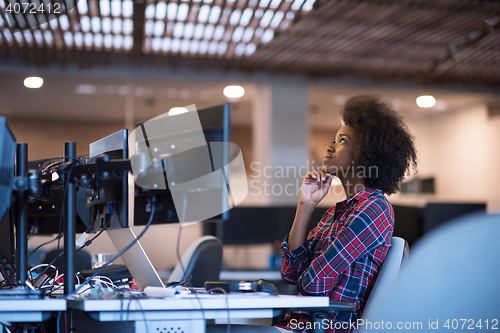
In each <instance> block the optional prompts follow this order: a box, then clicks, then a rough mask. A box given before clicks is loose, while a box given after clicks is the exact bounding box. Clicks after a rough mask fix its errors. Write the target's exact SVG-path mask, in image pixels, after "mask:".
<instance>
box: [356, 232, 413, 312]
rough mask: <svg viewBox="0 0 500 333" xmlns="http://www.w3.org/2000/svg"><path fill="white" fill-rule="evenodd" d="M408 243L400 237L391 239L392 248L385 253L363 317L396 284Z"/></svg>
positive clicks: (382, 299) (374, 307) (380, 301)
mask: <svg viewBox="0 0 500 333" xmlns="http://www.w3.org/2000/svg"><path fill="white" fill-rule="evenodd" d="M408 252H409V250H408V243H407V242H406V240H404V239H403V238H400V237H392V246H391V247H390V248H389V251H387V255H386V257H385V260H384V263H383V264H382V267H381V268H380V272H379V274H378V276H377V280H376V281H375V285H374V286H373V289H372V291H371V293H370V297H368V300H367V302H366V306H365V309H364V314H363V317H365V316H366V315H367V314H369V313H370V311H371V310H370V309H376V308H377V307H378V306H379V305H380V304H381V303H382V302H383V301H384V299H385V297H387V295H388V293H389V291H390V290H391V288H392V287H393V286H394V284H395V283H396V279H397V278H398V275H399V270H400V269H401V264H402V263H403V259H404V258H405V257H407V256H408Z"/></svg>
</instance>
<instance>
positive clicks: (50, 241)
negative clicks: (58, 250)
mask: <svg viewBox="0 0 500 333" xmlns="http://www.w3.org/2000/svg"><path fill="white" fill-rule="evenodd" d="M62 236H63V233H60V234H59V235H57V236H56V237H55V238H54V239H52V240H49V241H48V242H45V243H43V244H40V245H38V246H37V247H35V249H34V250H33V251H31V252H30V254H28V258H29V257H31V255H32V254H33V253H35V252H36V250H38V249H39V248H41V247H42V246H45V245H47V244H50V243H52V242H53V241H56V240H58V239H59V238H61V237H62Z"/></svg>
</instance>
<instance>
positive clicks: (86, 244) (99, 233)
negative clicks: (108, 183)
mask: <svg viewBox="0 0 500 333" xmlns="http://www.w3.org/2000/svg"><path fill="white" fill-rule="evenodd" d="M110 221H111V217H110V218H109V219H108V222H107V223H106V225H105V226H104V228H103V229H101V231H99V232H98V233H97V235H95V236H94V237H92V238H91V239H90V240H88V241H86V242H85V244H83V245H82V246H80V247H79V248H78V249H77V250H76V252H75V254H76V253H78V252H79V251H80V250H81V249H83V248H84V247H86V246H89V245H90V244H92V242H93V241H94V240H95V239H96V238H97V237H99V236H100V235H101V234H102V233H103V232H104V230H106V229H107V228H108V227H109V223H110ZM94 222H95V220H94ZM94 222H92V224H91V225H90V227H88V228H87V230H86V231H85V232H87V231H89V230H90V228H92V226H93V225H94ZM63 254H64V251H63V252H61V253H59V254H58V255H57V257H56V258H55V259H54V260H52V261H51V262H50V264H49V265H48V266H47V267H46V268H45V269H44V270H43V271H42V272H41V273H40V275H38V277H37V278H36V280H35V282H33V283H36V282H38V280H39V278H40V277H41V276H42V275H43V274H44V273H45V272H46V271H47V270H48V269H49V268H50V265H52V264H53V263H55V262H56V260H57V259H59V258H60V257H61V256H62V255H63ZM62 268H64V263H63V265H62V266H61V267H58V269H62ZM42 285H43V284H42Z"/></svg>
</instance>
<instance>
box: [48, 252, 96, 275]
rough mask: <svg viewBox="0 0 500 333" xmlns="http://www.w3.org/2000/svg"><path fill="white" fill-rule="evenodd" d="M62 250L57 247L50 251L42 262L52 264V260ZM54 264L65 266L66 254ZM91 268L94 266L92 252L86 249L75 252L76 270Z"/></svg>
mask: <svg viewBox="0 0 500 333" xmlns="http://www.w3.org/2000/svg"><path fill="white" fill-rule="evenodd" d="M61 252H63V250H62V249H59V251H58V250H57V249H53V250H51V251H49V252H48V253H47V255H46V256H45V258H44V259H43V260H42V261H41V262H42V263H44V264H50V263H51V262H52V260H54V259H56V258H57V256H58V255H59V254H60V253H61ZM52 265H54V266H56V267H63V266H64V255H62V256H61V257H60V258H58V259H57V260H56V261H55V262H54V263H53V264H52ZM91 268H92V259H91V257H90V253H88V252H87V251H85V250H81V251H78V252H77V253H75V272H80V271H83V270H87V269H91Z"/></svg>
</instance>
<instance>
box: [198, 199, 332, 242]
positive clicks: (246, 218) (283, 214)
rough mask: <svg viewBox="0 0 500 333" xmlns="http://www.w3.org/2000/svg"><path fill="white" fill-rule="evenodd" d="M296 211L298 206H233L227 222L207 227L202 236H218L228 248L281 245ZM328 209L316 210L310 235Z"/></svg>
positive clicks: (204, 228)
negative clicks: (231, 246)
mask: <svg viewBox="0 0 500 333" xmlns="http://www.w3.org/2000/svg"><path fill="white" fill-rule="evenodd" d="M296 209H297V207H296V206H243V207H234V208H233V209H231V214H230V216H229V219H228V220H227V221H224V222H216V223H206V224H204V225H203V234H204V235H214V236H217V237H218V238H219V239H221V241H222V243H223V244H227V245H245V244H265V243H274V244H276V245H278V246H279V244H281V241H282V240H283V238H285V236H286V235H288V233H289V232H290V229H291V228H292V224H293V221H294V219H295V212H296ZM327 209H328V208H327V207H316V208H315V209H314V211H313V214H312V216H311V219H310V220H309V224H308V227H307V232H309V231H311V230H312V229H313V228H314V227H315V226H316V225H317V224H318V222H319V221H320V220H321V218H322V217H323V215H324V214H325V212H326V210H327Z"/></svg>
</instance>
